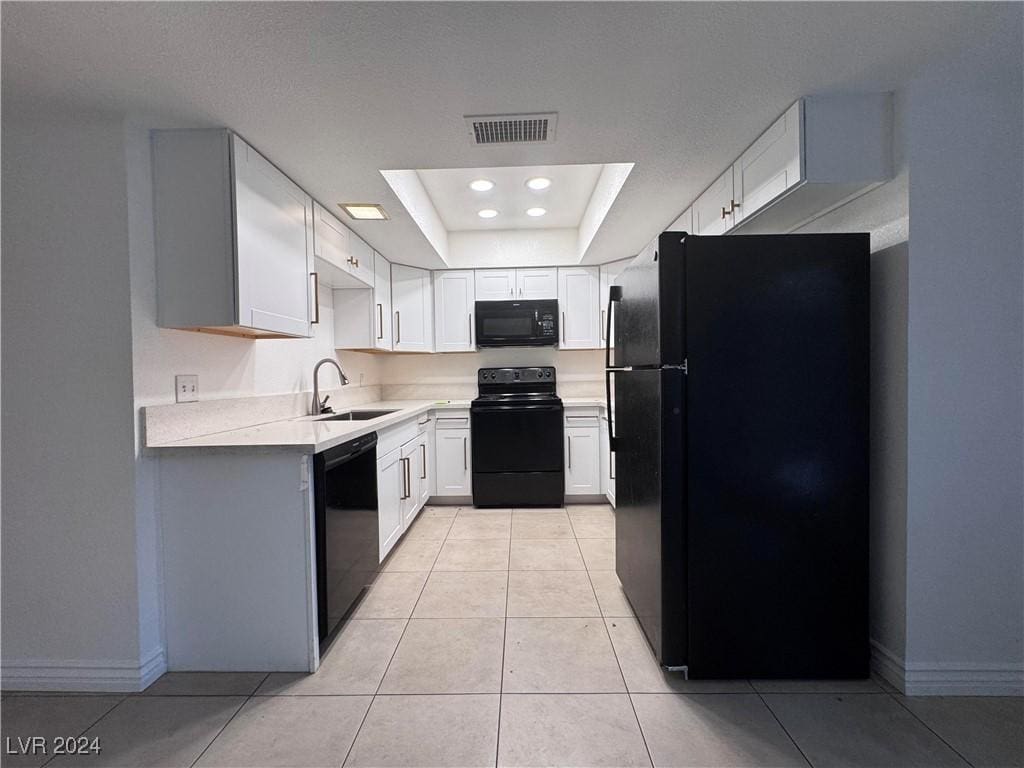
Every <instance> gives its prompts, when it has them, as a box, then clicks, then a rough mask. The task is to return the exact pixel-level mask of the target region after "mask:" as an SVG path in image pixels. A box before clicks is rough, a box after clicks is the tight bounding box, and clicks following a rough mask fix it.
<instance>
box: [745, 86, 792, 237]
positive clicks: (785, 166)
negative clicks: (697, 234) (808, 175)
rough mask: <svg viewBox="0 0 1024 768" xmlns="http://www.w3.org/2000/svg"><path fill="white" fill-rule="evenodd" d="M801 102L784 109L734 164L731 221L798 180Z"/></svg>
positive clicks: (751, 212)
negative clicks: (732, 216)
mask: <svg viewBox="0 0 1024 768" xmlns="http://www.w3.org/2000/svg"><path fill="white" fill-rule="evenodd" d="M802 104H803V102H802V101H798V102H796V103H795V104H794V105H793V106H792V107H790V108H789V109H787V110H786V113H785V114H784V115H783V116H782V117H780V118H779V119H778V120H776V121H775V122H774V123H772V125H771V127H770V128H768V130H767V131H765V132H764V133H762V134H761V135H760V136H759V137H758V139H757V141H755V142H754V143H753V144H751V145H750V147H749V148H748V149H747V151H746V152H744V153H743V154H742V155H740V158H739V160H737V161H736V164H735V165H734V166H733V180H734V182H735V186H736V206H737V207H736V215H735V218H736V220H735V222H734V224H738V223H739V222H741V221H742V220H743V219H744V218H746V217H747V216H753V215H754V214H755V213H757V211H758V209H760V208H763V207H764V206H766V205H768V203H770V202H771V201H772V200H774V199H775V198H777V197H778V196H779V195H781V194H782V193H783V192H785V191H786V190H787V189H789V188H790V187H792V186H793V185H795V184H798V183H799V182H800V180H801V178H802V175H801V173H800V148H801V146H802V141H801V124H802V120H801V119H800V116H801V112H800V110H801V107H802Z"/></svg>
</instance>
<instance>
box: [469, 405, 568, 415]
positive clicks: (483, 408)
mask: <svg viewBox="0 0 1024 768" xmlns="http://www.w3.org/2000/svg"><path fill="white" fill-rule="evenodd" d="M561 410H564V408H563V406H561V405H478V406H476V407H473V408H471V409H470V412H476V413H490V412H492V411H495V412H501V411H531V412H534V413H536V412H538V411H541V412H544V411H561Z"/></svg>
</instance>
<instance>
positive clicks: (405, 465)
mask: <svg viewBox="0 0 1024 768" xmlns="http://www.w3.org/2000/svg"><path fill="white" fill-rule="evenodd" d="M401 462H402V498H403V499H408V498H409V497H410V496H411V495H412V483H411V482H410V481H409V460H408V459H401Z"/></svg>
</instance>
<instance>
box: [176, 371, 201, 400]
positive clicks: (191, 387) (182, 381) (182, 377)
mask: <svg viewBox="0 0 1024 768" xmlns="http://www.w3.org/2000/svg"><path fill="white" fill-rule="evenodd" d="M198 399H199V377H198V376H197V375H196V374H194V373H185V374H179V375H178V376H175V377H174V401H175V402H176V403H194V402H195V401H196V400H198Z"/></svg>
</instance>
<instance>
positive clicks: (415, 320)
mask: <svg viewBox="0 0 1024 768" xmlns="http://www.w3.org/2000/svg"><path fill="white" fill-rule="evenodd" d="M433 304H434V302H433V291H432V287H431V282H430V272H429V271H427V270H425V269H420V268H419V267H407V266H405V265H403V264H392V265H391V307H392V315H393V317H394V326H393V333H394V347H393V348H394V350H395V351H396V352H433V351H434V308H433Z"/></svg>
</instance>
